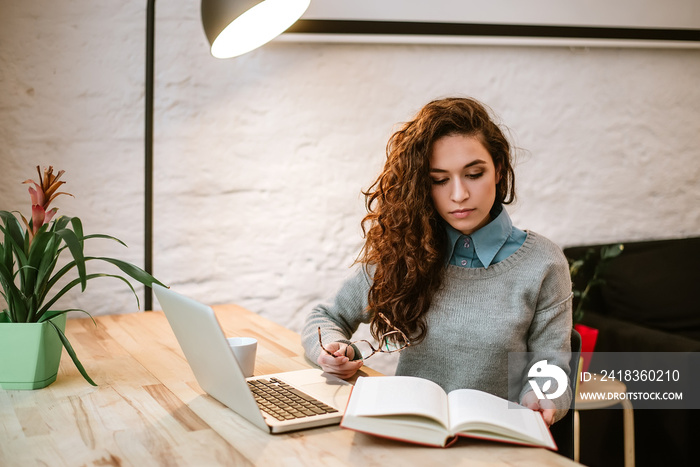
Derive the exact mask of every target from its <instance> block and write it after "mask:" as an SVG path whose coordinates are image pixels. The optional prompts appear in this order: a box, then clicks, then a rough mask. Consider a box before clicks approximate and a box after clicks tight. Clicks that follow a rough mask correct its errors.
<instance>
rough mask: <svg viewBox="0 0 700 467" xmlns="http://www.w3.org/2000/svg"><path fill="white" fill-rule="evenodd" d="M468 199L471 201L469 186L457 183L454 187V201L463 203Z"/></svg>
mask: <svg viewBox="0 0 700 467" xmlns="http://www.w3.org/2000/svg"><path fill="white" fill-rule="evenodd" d="M467 199H469V190H468V189H467V186H466V185H465V184H464V183H462V182H456V183H455V184H454V186H453V187H452V201H454V202H455V203H461V202H462V201H465V200H467Z"/></svg>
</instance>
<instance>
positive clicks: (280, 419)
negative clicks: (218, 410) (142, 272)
mask: <svg viewBox="0 0 700 467" xmlns="http://www.w3.org/2000/svg"><path fill="white" fill-rule="evenodd" d="M153 291H154V292H155V294H156V297H158V301H159V302H160V304H161V306H162V308H163V311H164V312H165V316H166V318H167V319H168V322H169V323H170V327H171V328H172V329H173V332H174V333H175V337H176V338H177V340H178V342H179V343H180V347H181V348H182V352H183V353H184V354H185V357H186V358H187V362H188V363H189V365H190V368H192V372H193V373H194V376H195V378H196V379H197V383H199V385H200V386H201V388H202V389H203V390H204V391H205V392H206V393H207V394H209V395H210V396H212V397H213V398H214V399H216V400H218V401H219V402H221V403H222V404H224V405H226V406H227V407H229V408H230V409H231V410H233V411H234V412H236V413H237V414H239V415H241V416H242V417H244V418H245V419H246V420H248V421H249V422H250V423H252V424H253V425H255V426H257V427H258V428H260V429H262V430H265V431H267V432H269V433H284V432H287V431H293V430H301V429H305V428H313V427H319V426H325V425H333V424H338V423H340V420H341V418H342V416H343V413H344V411H345V407H346V406H347V402H348V399H349V397H350V392H351V389H352V385H351V384H349V383H348V382H346V381H344V380H342V379H340V378H337V377H335V376H333V375H329V374H328V373H324V372H323V371H322V370H320V369H307V370H297V371H290V372H285V373H275V374H269V375H261V376H252V377H250V378H245V377H244V376H243V372H242V371H241V369H240V367H239V366H238V362H237V361H236V357H235V355H234V353H233V351H232V350H231V347H229V345H228V342H227V341H226V337H225V336H224V333H223V331H222V330H221V326H220V325H219V321H218V320H217V319H216V315H215V314H214V310H212V308H211V307H209V306H206V305H203V304H202V303H199V302H197V301H195V300H192V299H191V298H188V297H185V296H183V295H180V294H178V293H176V292H173V291H172V290H170V289H166V288H164V287H161V286H159V285H157V284H153ZM268 386H269V387H268ZM279 392H283V393H286V395H284V396H283V397H286V401H285V400H283V406H282V407H280V406H275V402H274V401H273V402H269V401H267V400H265V399H266V398H267V399H269V398H271V397H272V398H276V397H278V396H277V393H279ZM289 393H291V395H290V394H289ZM278 405H279V404H278ZM290 405H291V406H293V407H289V406H290Z"/></svg>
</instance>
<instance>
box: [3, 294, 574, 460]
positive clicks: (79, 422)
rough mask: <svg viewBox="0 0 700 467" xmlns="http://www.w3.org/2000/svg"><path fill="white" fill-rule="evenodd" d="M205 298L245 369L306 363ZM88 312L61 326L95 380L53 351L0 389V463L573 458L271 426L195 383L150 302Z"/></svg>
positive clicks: (269, 332)
mask: <svg viewBox="0 0 700 467" xmlns="http://www.w3.org/2000/svg"><path fill="white" fill-rule="evenodd" d="M214 309H215V311H216V313H217V316H218V318H219V321H220V322H221V325H222V328H223V329H224V333H225V334H226V336H227V337H232V336H237V335H238V336H252V337H256V338H257V339H258V341H259V343H258V352H257V361H256V367H255V373H256V374H266V373H275V372H281V371H289V370H297V369H303V368H308V367H310V364H309V363H308V361H307V360H306V359H305V357H304V354H303V350H302V347H301V344H300V341H299V335H298V334H296V333H294V332H293V331H290V330H288V329H286V328H284V327H283V326H280V325H277V324H275V323H273V322H271V321H269V320H267V319H265V318H263V317H261V316H259V315H256V314H254V313H252V312H250V311H247V310H245V309H243V308H241V307H237V306H234V305H225V306H216V307H214ZM95 320H96V321H97V327H95V325H94V324H93V323H92V321H91V320H90V319H89V318H88V319H69V320H68V323H67V327H66V333H67V335H68V338H69V339H70V341H71V344H72V345H73V347H74V349H75V350H76V353H77V354H78V357H79V358H80V360H81V361H82V363H83V365H84V366H85V368H86V370H87V371H88V373H89V374H90V376H91V377H92V379H93V380H94V381H95V382H96V383H97V384H98V386H97V387H92V386H90V385H89V384H88V383H87V382H85V380H83V378H82V376H80V373H78V370H77V369H76V368H75V367H74V365H73V362H72V361H71V359H70V357H69V356H68V355H67V354H66V353H65V350H64V354H63V357H62V359H61V366H60V369H59V374H58V378H57V380H56V382H54V383H53V384H52V385H50V386H49V387H47V388H44V389H40V390H34V391H9V390H3V389H0V465H2V466H23V467H24V466H34V465H50V466H83V465H88V466H107V465H114V466H117V465H121V466H139V467H140V466H149V465H168V466H186V465H192V466H205V465H206V466H217V465H227V466H228V465H235V466H239V465H240V466H247V465H279V466H304V467H306V466H315V465H331V466H343V465H358V466H360V465H361V466H367V465H382V466H385V465H400V466H411V465H449V466H457V465H470V466H481V465H518V466H520V465H530V466H542V465H577V464H574V463H573V462H571V461H570V460H568V459H566V458H564V457H562V456H560V455H558V454H555V453H553V452H550V451H547V450H545V449H539V448H527V447H519V446H512V445H506V444H501V443H490V442H485V441H477V440H468V439H460V440H459V441H458V442H457V443H456V444H455V445H454V446H452V447H450V448H447V449H439V448H429V447H421V446H415V445H411V444H406V443H400V442H397V441H391V440H385V439H381V438H377V437H373V436H369V435H364V434H361V433H356V432H353V431H349V430H344V429H341V428H340V427H338V426H332V427H324V428H316V429H310V430H304V431H298V432H293V433H289V434H282V435H271V434H268V433H265V432H263V431H262V430H260V429H258V428H256V427H254V426H252V425H251V424H250V423H248V422H247V421H246V420H245V419H243V418H242V417H240V416H238V415H237V414H236V413H234V412H233V411H231V410H230V409H228V408H227V407H225V406H224V405H222V404H221V403H219V402H218V401H216V400H215V399H213V398H211V397H210V396H208V395H206V394H205V393H204V392H203V391H202V389H201V388H200V387H199V385H198V384H197V382H196V380H195V378H194V375H193V374H192V371H191V370H190V368H189V366H188V364H187V361H186V360H185V358H184V356H183V354H182V352H181V350H180V347H179V345H178V343H177V340H176V339H175V336H174V334H173V333H172V330H171V329H170V326H169V325H168V322H167V320H166V319H165V316H164V315H163V313H162V312H146V313H133V314H124V315H110V316H100V317H97V318H95ZM365 374H367V375H378V373H377V372H374V371H372V370H370V369H365Z"/></svg>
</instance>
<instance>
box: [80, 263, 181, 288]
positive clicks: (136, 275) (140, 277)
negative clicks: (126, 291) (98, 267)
mask: <svg viewBox="0 0 700 467" xmlns="http://www.w3.org/2000/svg"><path fill="white" fill-rule="evenodd" d="M89 259H98V260H100V261H105V262H107V263H111V264H113V265H115V266H116V267H118V268H119V269H121V270H122V271H123V272H124V273H126V274H128V275H129V277H131V278H133V279H135V280H137V281H139V282H140V283H142V284H143V285H147V286H149V287H150V286H151V285H153V284H154V283H156V284H158V285H161V286H163V287H167V286H166V285H165V284H163V283H162V282H160V281H159V280H158V279H156V278H155V277H153V276H152V275H150V274H149V273H147V272H146V271H144V270H143V269H141V268H139V267H138V266H134V265H133V264H131V263H127V262H126V261H122V260H119V259H114V258H104V257H93V256H91V257H89Z"/></svg>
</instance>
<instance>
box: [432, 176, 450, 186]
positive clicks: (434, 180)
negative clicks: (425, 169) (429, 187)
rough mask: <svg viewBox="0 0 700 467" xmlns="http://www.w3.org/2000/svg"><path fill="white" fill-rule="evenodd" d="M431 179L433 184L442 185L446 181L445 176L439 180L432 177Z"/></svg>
mask: <svg viewBox="0 0 700 467" xmlns="http://www.w3.org/2000/svg"><path fill="white" fill-rule="evenodd" d="M432 180H433V185H444V184H445V183H447V179H446V178H441V179H440V180H436V179H434V178H433V179H432Z"/></svg>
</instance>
